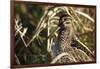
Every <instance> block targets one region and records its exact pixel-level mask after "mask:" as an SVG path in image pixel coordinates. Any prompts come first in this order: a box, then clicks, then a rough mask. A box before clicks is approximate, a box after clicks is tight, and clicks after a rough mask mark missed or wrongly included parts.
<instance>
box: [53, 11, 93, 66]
mask: <svg viewBox="0 0 100 69" xmlns="http://www.w3.org/2000/svg"><path fill="white" fill-rule="evenodd" d="M59 17H60V19H59V24H58V26H59V27H60V29H59V30H58V37H57V39H56V41H55V45H54V46H53V48H52V59H53V60H52V62H51V63H52V64H53V63H57V64H58V63H75V62H88V61H92V59H91V57H89V56H88V55H87V54H86V53H85V52H84V51H83V50H81V49H78V48H76V47H74V46H71V45H72V39H73V38H74V35H75V34H74V30H73V26H72V17H71V15H70V14H69V12H68V11H67V12H61V13H60V16H59ZM62 53H66V54H65V55H62V56H61V54H62ZM58 57H59V58H58Z"/></svg>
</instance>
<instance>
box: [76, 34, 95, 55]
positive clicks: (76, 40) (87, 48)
mask: <svg viewBox="0 0 100 69" xmlns="http://www.w3.org/2000/svg"><path fill="white" fill-rule="evenodd" d="M74 37H75V39H76V41H77V42H79V43H80V44H81V45H82V46H83V47H84V48H85V49H86V50H87V51H88V52H89V53H90V54H91V55H92V56H94V55H93V53H92V52H91V50H90V49H89V48H88V47H87V46H86V45H85V44H83V43H82V42H81V41H80V40H79V39H78V38H77V37H76V36H74Z"/></svg>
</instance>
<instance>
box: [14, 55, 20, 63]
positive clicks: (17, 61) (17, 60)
mask: <svg viewBox="0 0 100 69" xmlns="http://www.w3.org/2000/svg"><path fill="white" fill-rule="evenodd" d="M15 58H16V63H17V64H18V65H20V61H19V59H18V57H17V55H16V54H15Z"/></svg>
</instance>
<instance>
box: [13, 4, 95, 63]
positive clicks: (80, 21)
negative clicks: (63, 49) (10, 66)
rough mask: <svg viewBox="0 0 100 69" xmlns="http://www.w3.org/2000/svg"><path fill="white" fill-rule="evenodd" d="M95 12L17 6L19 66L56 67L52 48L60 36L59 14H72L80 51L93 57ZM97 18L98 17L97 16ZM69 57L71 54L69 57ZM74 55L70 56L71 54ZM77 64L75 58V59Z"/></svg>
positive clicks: (16, 56)
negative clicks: (63, 12)
mask: <svg viewBox="0 0 100 69" xmlns="http://www.w3.org/2000/svg"><path fill="white" fill-rule="evenodd" d="M94 9H95V8H88V7H87V8H84V7H82V8H81V7H67V6H61V7H57V6H56V7H55V6H47V5H37V4H36V5H26V4H15V14H16V17H15V43H16V45H15V59H16V63H15V64H17V65H18V64H20V65H23V64H46V63H55V62H56V61H57V59H59V58H60V57H61V56H63V55H66V53H64V54H63V53H62V54H63V55H62V54H60V57H59V56H57V58H55V59H52V57H51V54H52V47H53V46H54V45H55V40H56V38H57V36H58V30H59V27H58V24H59V12H61V11H70V12H69V13H70V15H71V17H72V20H73V23H72V24H73V28H74V33H75V35H76V37H77V38H76V41H78V43H79V44H78V45H77V46H76V47H77V48H79V49H81V50H83V51H84V52H85V53H86V54H88V56H89V57H91V56H90V54H92V55H93V56H94V54H93V52H94V50H95V49H94V48H95V46H94V44H95V43H94V41H95V40H94V36H93V34H94V31H95V27H94V26H95V19H94V18H95V10H94ZM93 14H94V15H93ZM67 55H68V54H67ZM69 55H70V54H69ZM71 59H72V60H73V59H74V58H73V57H71Z"/></svg>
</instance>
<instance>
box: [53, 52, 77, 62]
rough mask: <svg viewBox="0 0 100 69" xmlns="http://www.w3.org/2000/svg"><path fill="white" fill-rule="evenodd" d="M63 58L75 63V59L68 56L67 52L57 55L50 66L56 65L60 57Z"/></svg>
mask: <svg viewBox="0 0 100 69" xmlns="http://www.w3.org/2000/svg"><path fill="white" fill-rule="evenodd" d="M63 56H68V57H69V59H70V60H72V61H74V62H77V61H76V59H75V58H74V57H73V56H72V55H70V54H68V53H67V52H63V53H61V54H59V55H58V56H57V57H55V58H54V59H53V60H52V62H51V64H54V63H56V62H57V61H58V60H60V59H61V57H63Z"/></svg>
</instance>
